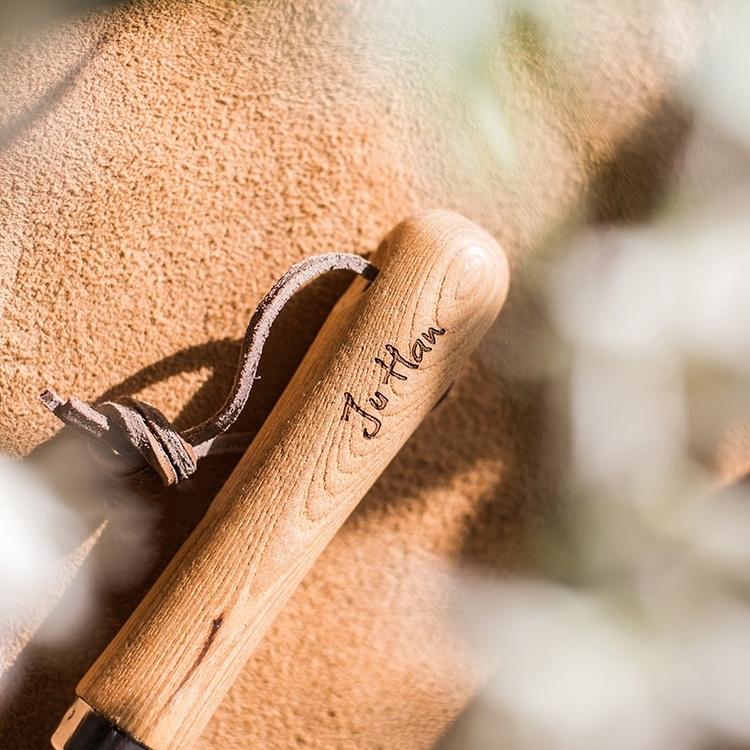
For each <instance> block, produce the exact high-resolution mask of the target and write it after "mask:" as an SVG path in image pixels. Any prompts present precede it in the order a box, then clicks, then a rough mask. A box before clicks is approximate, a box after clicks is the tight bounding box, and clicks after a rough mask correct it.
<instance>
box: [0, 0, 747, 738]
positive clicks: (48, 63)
mask: <svg viewBox="0 0 750 750" xmlns="http://www.w3.org/2000/svg"><path fill="white" fill-rule="evenodd" d="M749 55H750V7H749V6H747V4H746V3H745V2H744V1H743V0H713V1H712V2H709V1H708V0H650V1H648V2H647V1H646V0H642V1H641V0H626V1H625V2H622V1H620V2H615V1H614V0H508V1H506V2H503V0H463V1H462V2H455V1H454V0H437V2H435V1H434V0H433V1H432V2H427V1H426V0H424V1H423V0H416V2H411V3H399V2H395V1H394V2H387V1H386V0H376V1H375V2H370V3H359V2H334V1H333V0H314V2H310V3H304V4H303V3H296V2H291V0H276V1H274V2H271V1H270V0H259V1H258V2H250V1H249V0H248V1H247V2H229V1H226V2H219V1H218V0H217V1H211V2H197V0H188V1H187V2H166V1H163V0H162V1H160V2H157V1H153V2H148V1H146V0H141V1H140V2H120V3H107V2H85V0H79V2H67V3H66V2H60V1H58V2H52V0H37V1H36V2H30V3H16V2H6V3H3V4H2V6H0V72H1V73H2V81H3V85H2V87H0V338H1V340H2V346H0V404H1V407H2V408H0V449H1V450H2V451H3V453H5V454H7V458H6V459H5V460H4V461H3V463H2V465H1V468H0V471H1V472H2V483H1V484H0V498H1V502H0V539H1V540H2V543H1V544H0V639H1V641H2V644H1V645H0V669H2V676H1V677H0V736H1V737H2V746H3V747H8V748H24V749H26V748H37V747H39V748H42V747H46V742H47V738H48V737H49V735H50V734H51V732H52V730H53V729H54V727H55V726H56V724H57V721H58V719H59V718H60V716H61V715H62V713H63V711H64V710H65V708H66V707H67V705H68V703H69V702H70V700H71V699H72V697H73V693H74V688H75V684H76V682H77V680H78V679H79V677H80V676H81V675H82V674H83V673H84V672H85V670H86V668H87V666H88V665H89V664H90V663H91V661H92V660H93V659H94V658H95V657H96V655H97V654H98V653H99V652H100V651H101V649H102V648H103V647H104V645H105V644H106V643H107V642H108V641H109V639H110V638H111V637H112V636H113V635H114V633H115V632H116V631H117V629H118V627H119V625H120V624H121V623H122V622H123V621H124V619H125V618H126V617H127V615H128V613H129V612H130V611H132V609H133V608H134V607H135V605H136V604H137V602H138V600H139V598H140V597H141V596H142V594H143V592H144V591H145V590H146V589H147V588H148V586H149V585H150V583H151V582H152V581H153V580H154V579H155V577H156V575H157V574H158V572H159V570H160V569H161V568H162V567H163V565H164V564H165V562H166V560H168V559H169V557H170V555H171V554H173V552H174V550H175V549H176V548H177V546H178V545H179V543H180V542H181V540H182V539H184V537H185V536H186V535H187V534H188V533H189V530H190V529H191V528H192V526H193V525H194V524H195V522H196V521H197V520H198V519H199V518H200V516H201V514H202V513H203V512H204V510H205V508H206V506H207V504H208V503H209V502H210V499H211V498H212V497H213V495H214V494H215V492H216V491H217V489H218V487H219V486H220V485H221V482H222V481H223V479H224V478H225V477H226V475H227V473H228V472H229V471H230V470H231V466H232V463H233V461H234V460H236V458H232V457H224V458H217V459H211V460H209V461H206V462H204V464H203V465H202V466H201V469H200V471H199V473H198V476H196V478H195V479H194V480H191V482H189V483H187V484H186V485H184V486H182V487H180V488H178V489H176V490H165V489H163V488H161V487H160V486H159V485H158V483H157V482H156V481H153V482H138V483H132V482H131V483H128V482H113V481H112V480H111V479H109V478H107V477H103V476H99V475H98V474H97V472H96V469H95V467H94V466H92V464H91V463H90V461H89V460H88V458H87V453H86V451H85V447H84V446H83V445H81V443H80V442H79V441H78V440H76V439H73V438H71V437H70V436H67V435H65V433H64V432H63V433H61V434H57V433H58V425H57V424H55V422H54V420H53V419H52V417H51V416H50V415H49V414H48V413H46V412H45V411H44V410H43V409H42V407H41V405H40V404H39V402H38V393H39V391H41V390H42V388H44V387H46V386H48V385H51V386H53V387H55V388H57V389H58V390H60V391H61V392H62V393H64V394H65V395H77V396H79V397H82V398H86V399H90V400H96V399H100V398H109V397H111V396H115V395H122V394H136V395H138V396H139V397H142V398H144V399H146V400H149V401H151V402H152V403H154V404H155V405H157V406H159V408H161V409H163V410H164V411H165V413H167V414H168V415H170V416H171V417H174V418H175V421H176V424H177V425H178V426H188V425H190V424H193V423H195V422H197V421H199V420H200V419H201V418H203V417H205V416H206V415H207V414H209V413H210V412H211V411H213V410H214V409H215V408H216V406H217V405H218V404H219V403H220V402H221V400H222V397H223V394H224V393H225V392H226V390H227V389H228V386H229V384H230V382H231V379H232V375H233V368H234V360H235V358H236V356H237V353H238V349H239V344H238V339H239V338H240V336H241V335H242V332H243V330H244V326H245V324H246V322H247V320H248V318H249V315H250V313H251V311H252V309H253V308H254V306H255V304H257V302H258V301H259V300H260V298H261V297H262V295H263V293H264V292H265V291H266V290H267V289H268V288H269V287H270V285H271V284H272V283H273V281H274V280H275V279H276V278H277V277H278V276H279V275H280V274H281V273H282V272H283V271H284V270H285V269H286V268H287V267H288V266H289V265H290V264H291V263H293V262H295V261H297V260H299V259H301V258H302V257H306V256H308V255H311V254H313V253H316V252H326V251H330V250H333V249H338V250H345V251H352V252H363V253H366V252H369V251H371V250H372V249H374V248H375V247H376V246H377V244H378V242H379V240H380V238H381V237H382V236H383V235H384V234H385V233H386V232H387V231H388V230H389V229H390V228H391V227H392V226H393V225H394V224H395V223H396V222H397V221H399V220H400V219H401V218H404V217H405V216H407V215H409V214H410V213H413V212H415V211H419V210H423V209H426V208H431V207H435V206H444V207H447V208H452V209H454V210H458V211H460V212H462V213H465V214H466V215H467V216H469V217H470V218H471V219H473V220H475V221H477V222H479V223H480V224H482V225H483V226H485V227H486V228H487V229H488V230H489V231H491V232H492V233H493V234H494V235H495V236H496V237H497V238H498V240H499V241H500V242H501V244H502V245H503V247H504V248H505V250H506V252H507V253H508V255H509V257H510V259H511V268H512V280H511V294H510V298H509V301H508V303H507V305H506V308H505V309H504V311H503V312H502V314H501V316H500V318H499V319H498V322H497V324H496V325H495V327H494V328H493V330H492V331H491V333H490V334H489V335H488V337H487V339H486V340H485V342H484V343H483V345H482V347H481V348H480V350H479V351H478V352H477V353H476V355H475V357H474V358H473V360H472V361H471V362H470V363H469V365H468V367H467V370H466V372H465V373H464V375H463V376H462V378H461V379H459V381H458V382H457V383H456V385H455V386H454V388H453V389H452V391H451V392H450V394H449V396H448V398H447V399H446V400H445V401H444V402H443V403H442V404H441V405H440V406H439V407H438V408H437V409H436V410H435V411H434V412H433V414H432V415H431V416H430V418H429V419H428V420H427V421H426V422H425V424H424V425H423V426H422V427H421V428H420V429H419V430H418V432H417V433H416V434H415V436H414V437H413V438H412V440H410V442H409V443H408V444H407V446H406V447H405V449H404V451H403V452H402V454H401V455H400V456H399V457H398V459H397V460H396V461H395V462H394V463H393V464H392V465H391V467H389V469H388V471H387V472H386V473H385V474H384V475H383V477H382V478H381V480H380V481H379V482H378V484H377V485H376V486H375V488H373V490H372V492H371V493H370V494H369V495H368V496H367V497H366V498H365V500H364V501H363V502H362V504H361V506H360V507H359V508H358V509H357V511H355V513H354V514H353V516H352V517H351V519H350V521H349V522H348V523H347V524H346V525H345V527H344V528H343V529H342V531H341V532H340V534H339V535H338V536H337V538H336V539H335V541H334V542H333V543H332V545H331V546H330V547H329V549H328V550H326V552H325V553H324V555H323V556H322V557H321V559H320V561H319V563H318V564H317V565H316V566H315V568H314V569H313V571H312V572H311V573H310V575H309V576H308V577H307V579H306V580H305V582H304V584H303V585H302V587H301V589H300V590H299V591H298V592H297V594H295V596H294V597H293V599H292V600H291V601H290V603H289V605H288V606H287V607H286V609H285V610H284V613H283V614H282V615H281V617H280V618H279V620H278V622H277V623H276V625H275V626H274V628H273V630H272V632H271V633H270V634H269V636H268V638H267V639H266V640H265V642H264V644H263V646H262V647H261V649H260V650H259V652H258V654H257V655H256V656H255V657H254V658H253V659H252V660H251V662H250V663H249V664H248V667H247V669H246V670H245V673H244V674H243V676H242V678H241V680H240V681H239V682H238V683H237V684H236V685H235V686H234V687H233V688H232V690H231V691H230V693H229V694H228V696H227V698H226V699H225V701H224V703H223V704H222V707H221V709H220V711H219V712H218V713H217V715H216V717H215V718H214V720H213V722H212V723H211V725H210V726H209V727H208V729H207V730H206V732H205V733H204V736H203V737H202V739H201V742H200V745H199V746H200V747H201V748H203V749H204V750H208V749H209V748H218V747H242V746H257V747H269V748H288V747H296V746H304V747H315V748H334V747H335V748H430V747H438V748H444V749H445V748H451V749H452V748H468V749H471V750H474V749H476V750H484V749H485V748H509V749H512V750H515V749H519V750H527V749H528V750H531V749H532V748H533V750H547V749H549V750H558V749H559V750H563V749H567V748H573V747H575V748H577V750H581V749H585V748H589V747H590V748H594V747H597V748H598V747H602V746H604V747H609V748H623V749H625V748H627V749H628V750H651V749H652V748H653V749H656V748H660V749H661V748H664V747H676V748H689V749H692V748H696V749H700V750H703V749H704V748H706V749H708V748H739V747H745V746H747V745H748V744H750V690H749V689H748V674H750V656H748V654H750V648H748V646H750V627H749V626H750V607H749V599H748V570H749V568H748V564H749V563H750V505H748V503H749V502H750V498H748V496H747V489H746V487H745V484H744V482H743V478H744V476H745V474H746V472H747V468H748V463H749V462H748V447H750V441H749V440H748V433H747V429H746V425H747V413H748V407H749V406H750V403H749V401H750V399H749V397H748V389H747V380H748V372H749V370H750V351H749V346H750V344H749V343H748V338H747V336H746V330H747V328H748V325H747V324H748V322H750V293H749V292H750V287H749V286H748V280H747V279H748V277H749V276H750V274H748V271H750V255H748V252H747V243H748V238H750V219H748V212H747V202H748V197H750V158H749V149H750V91H748V87H749V86H750V83H748V81H750V79H748V76H747V71H748V68H749V65H748V63H749V62H750V60H749V59H748V56H749ZM347 282H348V279H346V278H332V279H327V280H325V281H324V282H323V283H318V284H315V285H313V286H312V287H311V288H309V289H307V290H305V292H304V293H303V294H302V295H301V296H300V297H299V298H298V299H296V300H295V301H294V302H293V303H292V305H291V306H290V307H289V309H288V310H287V311H286V312H285V314H284V315H283V316H282V318H281V319H280V320H279V321H278V324H277V328H276V331H275V332H274V334H273V336H272V338H271V340H270V342H269V346H268V351H267V354H266V356H265V357H264V362H263V365H262V369H261V380H260V381H259V383H258V386H257V388H256V390H255V392H254V394H253V398H252V400H251V403H250V404H249V406H248V410H247V413H246V414H245V415H244V416H243V420H242V424H241V425H240V428H241V429H249V430H251V431H252V430H254V429H257V427H258V425H259V424H260V423H261V422H262V420H263V418H264V416H265V415H266V414H267V413H268V411H269V409H270V408H271V406H272V404H273V402H274V400H275V399H276V397H277V396H278V394H279V393H280V392H281V390H282V389H283V386H284V384H285V382H286V381H287V380H288V379H289V377H290V375H291V373H292V372H293V371H294V367H295V365H296V363H297V362H298V361H299V359H300V357H301V356H302V354H303V353H304V351H305V349H306V347H307V346H308V345H309V342H310V341H311V340H312V338H313V336H314V334H315V331H316V330H317V328H318V327H319V325H320V323H321V322H322V320H323V319H324V317H325V314H326V312H327V310H328V309H330V307H331V305H332V304H333V302H334V301H335V299H336V298H337V296H338V295H339V294H340V293H341V291H342V290H343V289H344V288H345V286H346V284H347Z"/></svg>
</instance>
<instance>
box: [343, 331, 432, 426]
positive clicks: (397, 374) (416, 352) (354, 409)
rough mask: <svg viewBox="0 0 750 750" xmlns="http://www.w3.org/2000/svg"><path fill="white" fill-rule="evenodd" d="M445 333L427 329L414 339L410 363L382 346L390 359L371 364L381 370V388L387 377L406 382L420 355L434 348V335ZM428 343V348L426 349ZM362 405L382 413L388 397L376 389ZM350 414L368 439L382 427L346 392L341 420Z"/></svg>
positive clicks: (377, 418)
mask: <svg viewBox="0 0 750 750" xmlns="http://www.w3.org/2000/svg"><path fill="white" fill-rule="evenodd" d="M444 334H445V328H434V327H433V326H430V327H429V328H428V329H427V331H425V332H424V333H422V334H420V335H419V336H417V339H416V340H415V341H414V343H413V344H412V345H411V347H410V354H411V360H409V359H407V358H406V357H405V356H404V355H403V354H401V352H400V351H399V350H398V349H397V348H396V347H395V346H394V345H393V344H386V345H385V346H384V347H383V348H384V349H385V351H386V353H387V354H388V355H389V357H390V359H389V360H386V359H383V358H382V357H373V361H374V362H375V364H376V365H378V367H380V368H381V369H382V370H383V373H382V375H381V376H380V382H381V383H382V385H384V386H387V385H388V384H389V383H390V382H391V378H393V379H394V380H408V379H409V370H418V369H419V366H420V364H421V363H422V360H423V359H424V355H425V354H427V353H428V352H431V351H432V349H433V347H434V346H435V342H436V341H437V337H438V336H443V335H444ZM428 344H429V346H428ZM366 404H367V405H368V406H369V407H372V409H374V410H375V411H377V412H381V411H383V409H385V407H386V406H387V405H388V396H387V395H386V394H385V393H383V391H382V390H376V391H375V393H374V394H373V395H372V396H370V397H369V398H368V399H367V401H366ZM352 413H355V414H359V416H360V417H362V419H363V420H364V422H365V424H364V426H363V428H362V435H363V436H364V437H365V438H366V439H367V440H370V439H372V438H374V437H375V436H376V435H377V434H378V433H379V432H380V428H381V427H382V426H383V421H382V420H381V419H380V417H377V416H375V415H374V414H372V413H371V412H369V411H367V409H365V408H363V407H362V406H360V404H359V403H358V402H357V400H356V399H355V398H354V396H352V394H351V393H349V391H346V392H345V393H344V411H343V413H342V414H341V420H342V421H344V422H348V421H349V419H350V417H351V416H352Z"/></svg>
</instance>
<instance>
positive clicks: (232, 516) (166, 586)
mask: <svg viewBox="0 0 750 750" xmlns="http://www.w3.org/2000/svg"><path fill="white" fill-rule="evenodd" d="M373 261H374V262H375V264H376V265H378V266H379V267H380V269H381V270H380V274H379V276H378V278H377V279H376V280H375V281H374V282H373V283H372V284H371V285H370V286H369V287H368V285H367V282H365V281H364V280H363V279H357V280H355V281H354V282H353V283H352V285H351V287H350V288H349V290H348V291H347V292H346V294H345V295H344V296H343V297H342V299H341V300H340V301H339V303H338V304H337V305H336V307H335V308H334V310H333V311H332V313H331V315H330V316H329V318H328V319H327V321H326V323H325V324H324V326H323V328H322V329H321V331H320V333H319V335H318V337H317V338H316V340H315V341H314V343H313V345H312V347H311V348H310V351H309V352H308V354H307V355H306V357H305V359H304V360H303V362H302V364H301V365H300V368H299V369H298V371H297V373H296V374H295V376H294V377H293V379H292V381H291V382H290V384H289V386H288V387H287V389H286V390H285V392H284V394H283V395H282V397H281V399H280V400H279V402H278V404H277V405H276V407H275V408H274V410H273V412H272V413H271V415H270V416H269V418H268V420H267V421H266V423H265V424H264V426H263V428H262V429H261V431H260V433H259V434H258V436H257V438H256V440H255V441H254V443H253V444H252V446H251V447H250V449H249V450H248V452H247V453H246V454H245V456H244V457H243V458H242V460H241V461H240V463H239V464H238V466H237V468H236V469H235V471H234V472H233V474H232V475H231V477H230V478H229V480H228V481H227V483H226V485H225V486H224V488H223V489H222V490H221V492H220V493H219V495H218V496H217V498H216V499H215V501H214V502H213V504H212V505H211V507H210V509H209V511H208V513H207V514H206V516H205V518H204V519H203V521H202V522H201V523H200V524H199V526H198V527H197V528H196V529H195V531H194V532H193V534H192V535H191V536H190V537H189V539H188V540H187V542H186V543H185V544H184V545H183V547H182V548H181V549H180V551H179V552H178V554H177V555H176V556H175V558H174V559H173V560H172V562H171V563H170V565H169V566H168V568H167V569H166V570H165V572H164V573H163V574H162V576H161V577H160V578H159V580H158V581H157V583H156V584H155V586H154V587H153V589H152V590H151V591H150V592H149V594H148V595H147V597H146V598H145V599H144V601H143V602H142V603H141V605H140V606H139V607H138V609H137V610H136V611H135V613H134V614H133V616H132V617H131V618H130V619H129V620H128V622H127V623H126V624H125V626H124V627H123V629H122V630H121V631H120V633H119V634H118V636H117V637H116V638H115V640H114V641H113V642H112V643H111V644H110V646H109V647H108V648H107V650H106V651H105V652H104V653H103V654H102V656H101V657H100V658H99V659H98V661H97V662H96V663H95V664H94V665H93V667H92V668H91V669H90V670H89V672H88V673H87V674H86V675H85V676H84V678H83V679H82V680H81V682H80V684H79V686H78V694H79V695H80V696H81V697H82V698H83V699H84V700H85V701H86V702H87V703H89V705H91V706H92V707H93V708H94V709H96V710H97V711H99V712H101V713H103V714H104V715H106V716H108V717H109V718H110V719H111V720H113V721H114V722H116V723H117V724H118V725H119V726H120V727H122V728H123V729H124V730H126V731H127V732H129V733H130V734H131V735H132V736H134V737H135V738H136V739H138V740H139V741H140V742H142V743H144V744H146V745H147V746H149V747H150V748H153V750H176V749H177V748H187V747H189V746H190V745H191V743H192V742H193V741H194V740H195V739H196V738H197V736H198V735H199V733H200V732H201V730H202V729H203V727H204V726H205V724H206V722H207V721H208V719H209V718H210V717H211V715H212V713H213V712H214V710H215V708H216V707H217V705H218V703H219V701H220V700H221V698H222V696H223V695H224V693H225V692H226V691H227V689H228V688H229V687H230V685H231V684H232V682H233V680H234V679H235V677H236V676H237V674H238V672H239V671H240V669H241V668H242V666H243V664H244V663H245V661H246V660H247V659H248V657H249V656H250V655H251V653H252V652H253V649H254V648H255V646H256V645H257V643H258V641H259V640H260V638H261V637H262V635H263V633H264V632H265V630H266V629H267V627H268V626H269V624H270V623H271V622H272V620H273V618H274V617H275V615H276V614H277V613H278V611H279V610H280V609H281V607H282V606H283V605H284V602H285V601H286V600H287V598H288V597H289V596H290V595H291V593H292V592H293V591H294V589H295V588H296V586H297V585H298V584H299V582H300V580H301V579H302V577H303V576H304V575H305V573H306V572H307V571H308V570H309V568H310V567H311V565H312V564H313V562H314V561H315V559H316V558H317V556H318V555H319V554H320V552H321V551H322V550H323V549H324V547H325V546H326V544H327V543H328V542H329V540H330V539H331V538H332V536H333V535H334V534H335V533H336V531H337V530H338V528H339V527H340V526H341V524H342V523H343V522H344V520H345V519H346V517H347V516H348V515H349V513H350V512H351V511H352V509H353V508H354V507H355V506H356V504H357V503H358V502H359V500H360V499H361V498H362V497H363V496H364V495H365V493H366V492H367V491H368V489H369V488H370V487H371V486H372V484H373V483H374V482H375V480H376V479H377V477H378V476H379V475H380V473H381V472H382V471H383V469H385V467H386V466H387V465H388V463H389V462H390V461H391V459H392V458H393V457H394V456H395V454H396V453H397V452H398V450H399V449H400V448H401V446H402V445H403V444H404V442H405V441H406V440H407V438H408V437H409V436H410V435H411V433H412V432H413V431H414V429H415V428H416V427H417V426H418V425H419V423H420V422H421V420H422V419H423V417H424V416H425V415H426V414H427V413H428V412H429V411H430V410H431V409H432V408H433V406H434V405H435V403H436V402H437V401H438V400H439V399H440V397H441V396H442V394H443V393H444V392H445V390H446V389H447V388H448V387H449V386H450V384H451V383H452V382H453V380H454V379H455V377H456V375H457V373H458V372H459V371H460V369H461V366H462V365H463V363H464V362H465V361H466V360H467V358H468V356H469V355H470V353H471V352H472V350H473V349H474V348H475V347H476V346H477V344H478V343H479V341H480V340H481V338H482V336H483V335H484V333H485V332H486V331H487V329H488V327H489V326H490V324H491V323H492V321H493V320H494V319H495V317H496V315H497V313H498V312H499V310H500V307H501V306H502V304H503V302H504V300H505V296H506V293H507V286H508V267H507V263H506V259H505V256H504V254H503V252H502V251H501V249H500V248H499V246H498V245H497V243H496V242H495V241H494V240H493V239H492V238H491V237H490V236H489V235H488V234H487V233H486V232H484V231H483V230H481V229H480V228H479V227H477V226H476V225H474V224H472V223H471V222H469V221H468V220H467V219H464V218H463V217H461V216H459V215H457V214H453V213H448V212H442V211H432V212H428V213H425V214H421V215H419V216H417V217H414V218H412V219H409V220H406V221H404V222H402V223H401V224H399V225H398V227H396V229H395V230H394V231H393V232H392V233H391V234H390V235H389V236H388V237H387V238H386V240H384V242H383V243H382V244H381V246H380V247H379V249H378V251H377V253H376V254H375V256H374V258H373ZM378 360H380V361H379V362H378ZM446 439H450V436H446ZM363 677H364V676H363Z"/></svg>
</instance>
